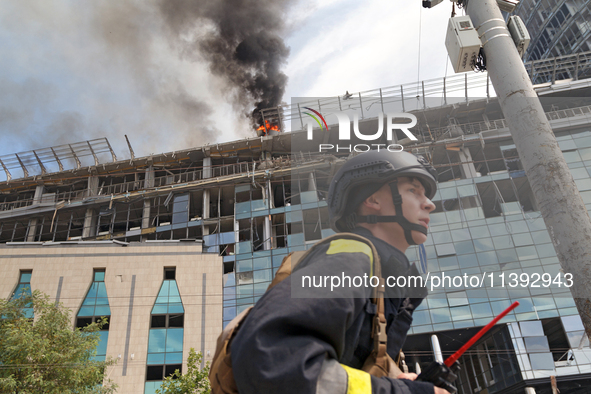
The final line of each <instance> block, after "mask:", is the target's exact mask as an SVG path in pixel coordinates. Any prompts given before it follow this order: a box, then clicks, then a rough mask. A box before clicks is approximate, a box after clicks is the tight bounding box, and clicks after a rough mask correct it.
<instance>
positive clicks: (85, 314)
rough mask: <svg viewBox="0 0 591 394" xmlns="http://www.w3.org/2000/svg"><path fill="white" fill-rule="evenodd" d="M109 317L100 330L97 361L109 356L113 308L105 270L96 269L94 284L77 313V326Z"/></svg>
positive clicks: (84, 325)
mask: <svg viewBox="0 0 591 394" xmlns="http://www.w3.org/2000/svg"><path fill="white" fill-rule="evenodd" d="M103 317H106V318H107V324H105V325H103V327H102V328H101V330H100V331H99V335H100V340H99V344H98V346H97V348H96V356H95V357H94V359H95V360H97V361H105V357H106V356H107V342H108V341H109V324H110V320H111V308H109V298H108V296H107V288H106V287H105V270H104V269H97V270H94V273H93V277H92V284H91V285H90V289H88V292H87V293H86V297H85V298H84V301H82V306H81V307H80V310H79V311H78V314H77V315H76V327H78V328H84V327H86V326H87V325H89V324H91V323H94V322H96V321H98V320H100V319H101V318H103Z"/></svg>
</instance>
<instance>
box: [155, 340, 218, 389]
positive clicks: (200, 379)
mask: <svg viewBox="0 0 591 394" xmlns="http://www.w3.org/2000/svg"><path fill="white" fill-rule="evenodd" d="M202 359H203V354H201V352H199V353H197V352H195V349H193V348H191V350H189V358H188V359H187V372H186V373H184V374H182V375H181V373H180V372H179V370H178V369H177V370H176V371H174V374H172V375H171V376H167V377H166V378H165V379H164V382H162V386H161V387H160V388H159V389H158V390H156V394H209V393H210V392H211V386H210V384H209V378H208V376H209V361H208V362H207V363H205V367H204V368H203V369H201V368H200V367H199V365H200V364H201V360H202Z"/></svg>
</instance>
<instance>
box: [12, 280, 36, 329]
mask: <svg viewBox="0 0 591 394" xmlns="http://www.w3.org/2000/svg"><path fill="white" fill-rule="evenodd" d="M31 276H33V271H21V273H20V277H19V279H18V285H16V289H14V293H12V297H11V298H12V299H13V300H14V299H17V298H20V297H23V296H25V297H26V296H30V295H31V294H32V292H31ZM23 312H24V314H25V316H26V317H27V318H29V319H32V318H33V307H32V306H31V307H27V308H24V310H23Z"/></svg>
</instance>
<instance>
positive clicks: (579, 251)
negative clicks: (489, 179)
mask: <svg viewBox="0 0 591 394" xmlns="http://www.w3.org/2000/svg"><path fill="white" fill-rule="evenodd" d="M463 3H464V6H465V8H466V12H467V14H468V15H470V18H471V19H472V23H473V25H474V26H475V27H476V29H477V31H478V35H479V36H480V39H481V41H482V47H483V50H484V53H485V55H486V68H487V70H488V73H489V76H490V79H491V81H492V84H493V86H494V88H495V91H496V92H497V96H498V99H499V103H500V105H501V108H502V109H503V113H504V115H505V118H506V120H507V123H508V124H509V128H510V130H511V135H512V136H513V140H514V142H515V146H516V147H517V152H518V153H519V157H520V159H521V163H522V164H523V167H524V168H525V172H526V174H527V177H528V179H529V182H530V184H531V188H532V190H533V192H534V195H535V197H536V200H537V202H538V205H539V207H540V210H541V212H542V216H543V217H544V222H545V223H546V227H547V228H548V231H549V233H550V237H551V238H552V242H553V243H554V248H555V249H556V252H557V255H558V260H559V261H560V265H561V266H562V268H563V270H564V272H565V273H572V275H573V281H574V286H573V287H571V292H572V295H573V297H574V298H575V303H576V305H577V309H578V310H579V314H580V315H581V318H582V320H583V325H584V326H585V331H586V332H587V335H588V336H589V337H591V302H590V300H589V298H590V295H591V294H590V293H591V288H590V286H591V285H590V283H591V220H590V219H589V214H588V212H587V209H586V208H585V204H584V203H583V200H582V199H581V195H580V194H579V191H578V189H577V186H576V185H575V182H574V180H573V177H572V175H571V173H570V171H569V168H568V166H567V164H566V162H565V160H564V156H563V155H562V152H561V151H560V148H559V147H558V143H557V142H556V138H555V137H554V134H553V132H552V128H551V127H550V123H549V122H548V119H547V118H546V115H545V113H544V110H543V108H542V105H541V104H540V100H539V99H538V96H537V94H536V92H535V91H534V89H533V86H532V83H531V81H530V79H529V76H528V75H527V72H526V70H525V66H524V65H523V62H522V61H521V57H520V56H519V54H518V53H517V49H516V48H515V44H514V43H513V40H512V39H511V36H510V34H509V31H508V29H507V26H506V23H505V21H504V19H503V16H502V15H501V11H500V10H499V6H498V5H497V2H496V1H495V0H464V1H463Z"/></svg>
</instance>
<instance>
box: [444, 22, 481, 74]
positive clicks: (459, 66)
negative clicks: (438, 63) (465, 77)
mask: <svg viewBox="0 0 591 394" xmlns="http://www.w3.org/2000/svg"><path fill="white" fill-rule="evenodd" d="M480 45H481V44H480V38H479V37H478V32H477V31H476V29H475V28H474V25H472V21H471V20H470V17H469V16H468V15H465V16H457V17H455V18H450V19H449V23H448V25H447V35H446V36H445V47H446V48H447V53H448V54H449V59H450V60H451V64H452V66H453V68H454V71H455V72H456V73H461V72H465V71H472V69H473V68H474V64H475V63H476V59H477V58H478V52H479V51H480Z"/></svg>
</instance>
